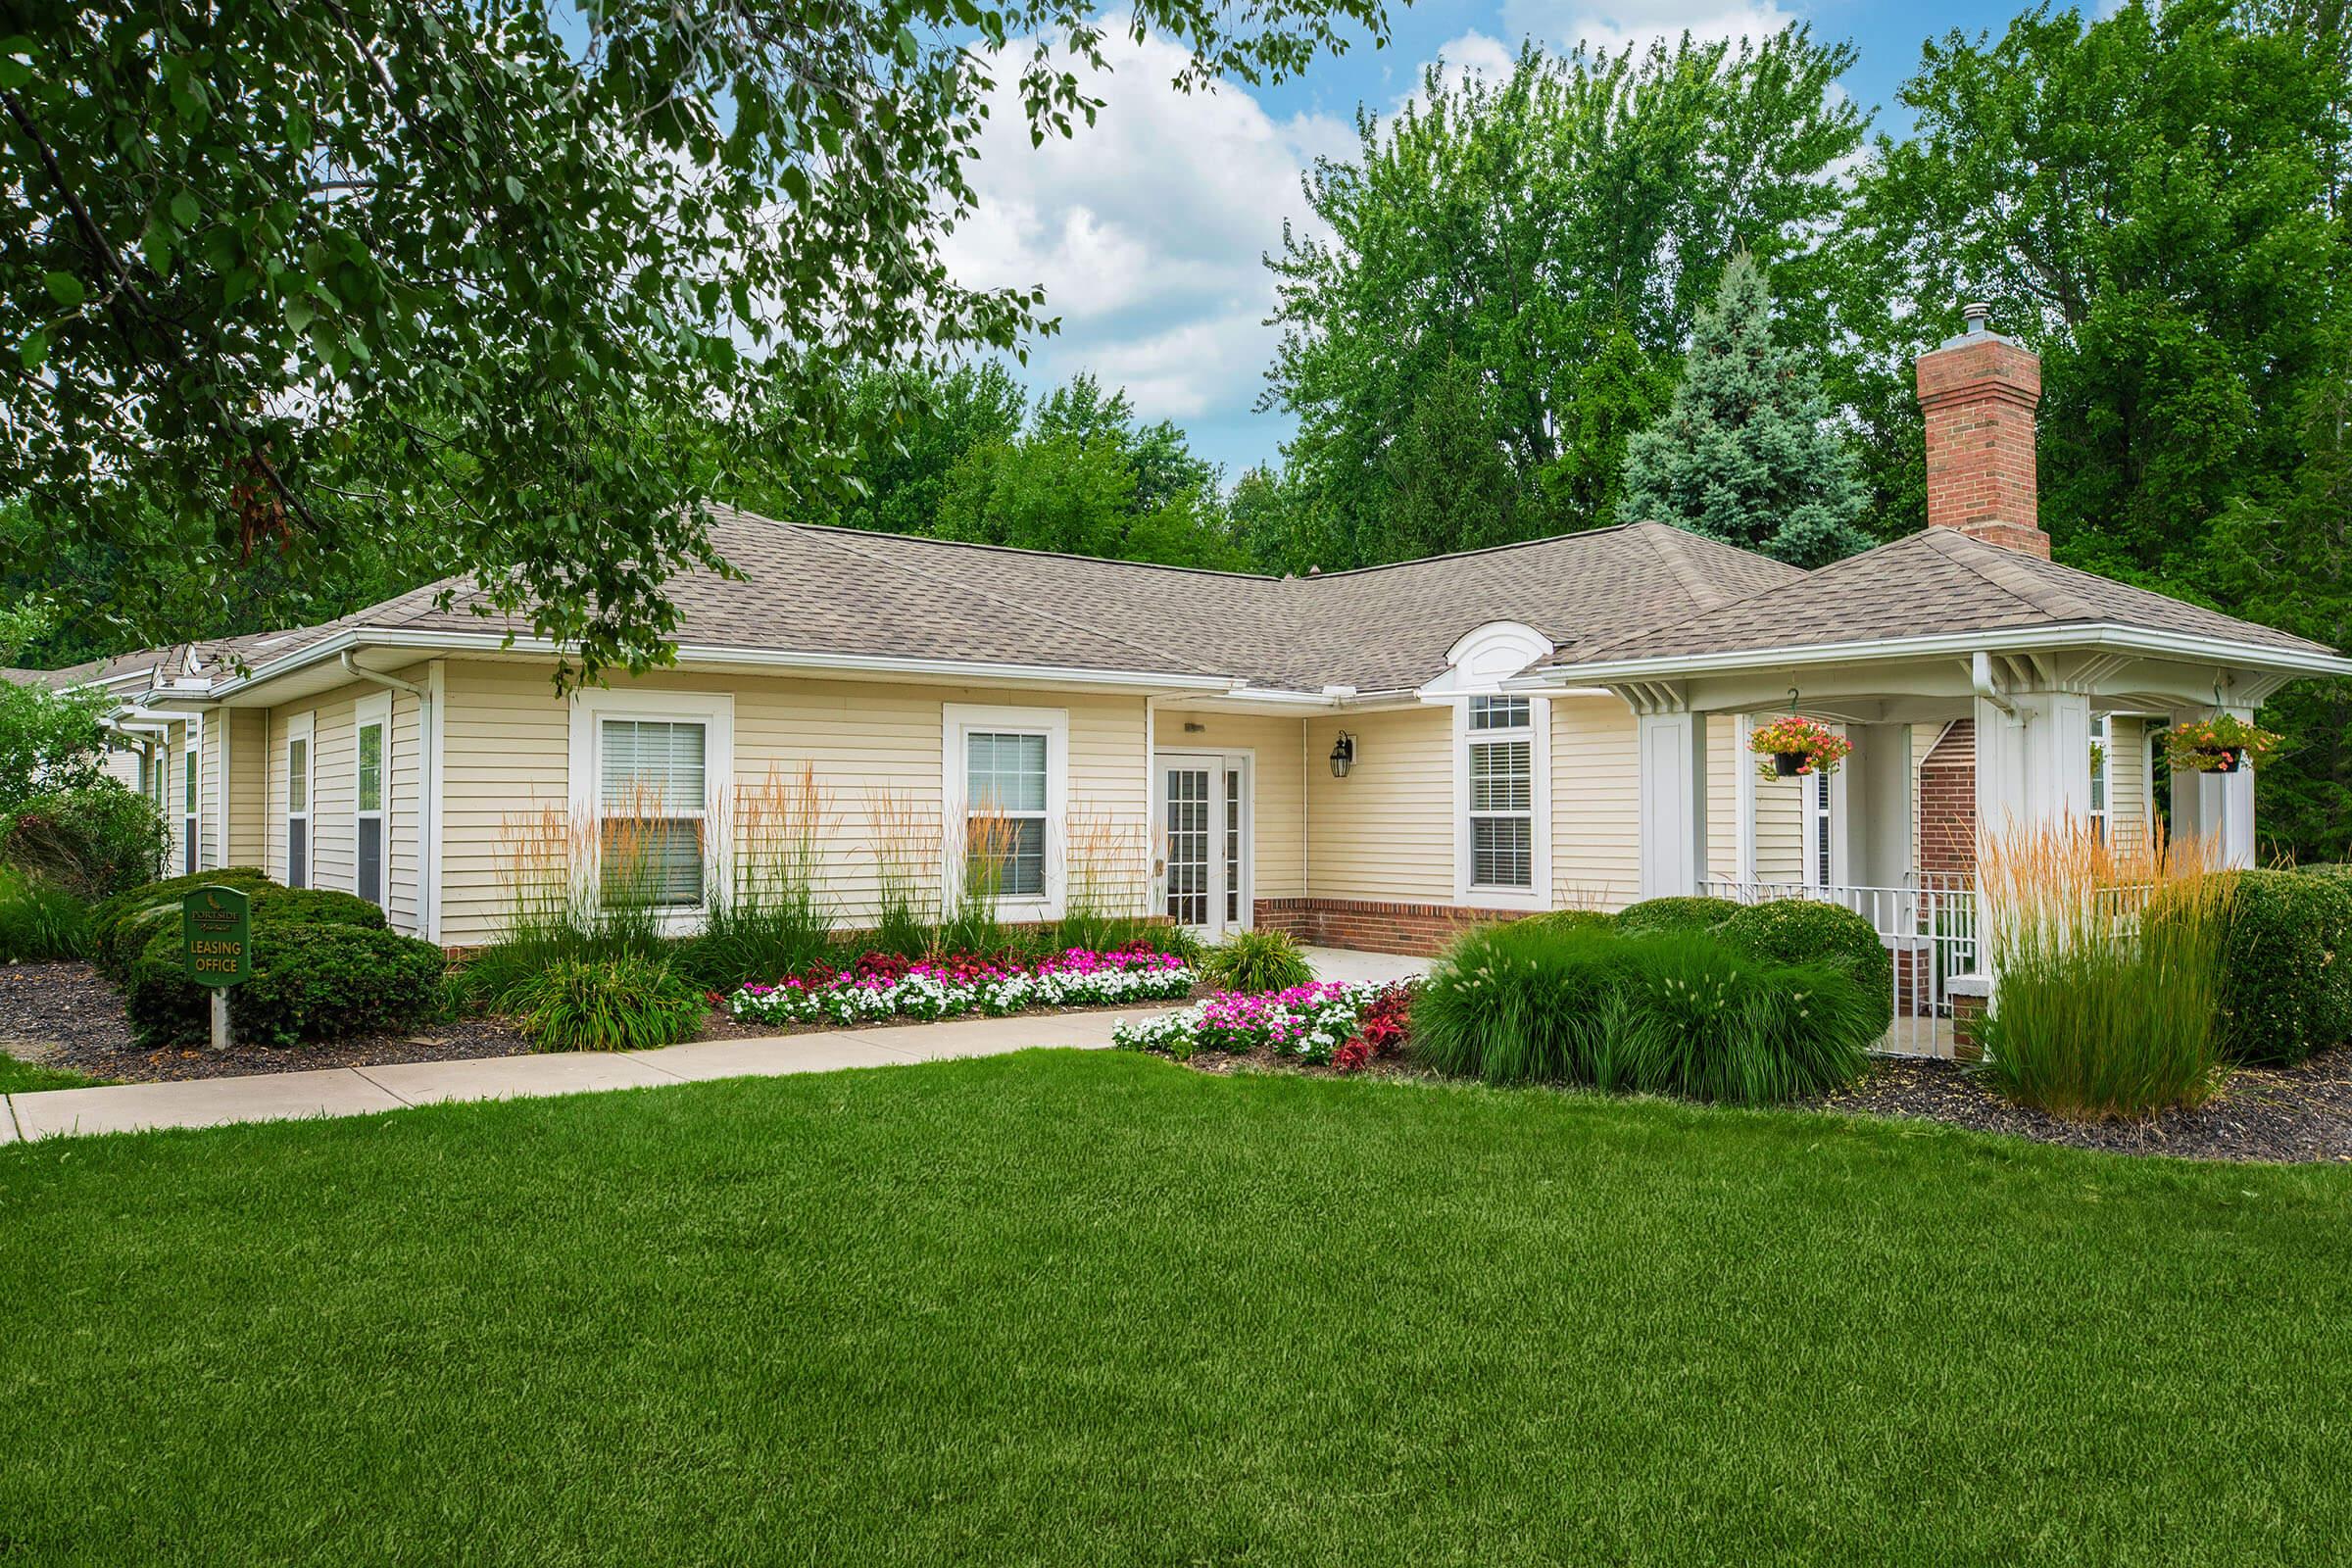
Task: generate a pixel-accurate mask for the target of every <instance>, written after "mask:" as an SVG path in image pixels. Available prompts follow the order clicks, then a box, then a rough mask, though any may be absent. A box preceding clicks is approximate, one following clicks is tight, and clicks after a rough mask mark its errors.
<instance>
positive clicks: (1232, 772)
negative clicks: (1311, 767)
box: [1152, 752, 1252, 942]
mask: <svg viewBox="0 0 2352 1568" xmlns="http://www.w3.org/2000/svg"><path fill="white" fill-rule="evenodd" d="M1152 782H1153V790H1152V793H1153V795H1154V797H1155V799H1154V800H1153V801H1152V819H1153V829H1154V836H1155V837H1156V839H1157V840H1158V844H1157V847H1156V849H1155V851H1154V855H1153V858H1154V859H1155V860H1156V861H1157V862H1158V863H1157V866H1156V867H1155V869H1156V870H1157V872H1158V879H1157V880H1158V883H1159V889H1160V892H1159V899H1160V905H1159V912H1160V913H1162V914H1165V915H1166V916H1168V918H1170V919H1171V920H1174V921H1175V922H1176V923H1177V924H1178V925H1181V926H1185V927H1188V928H1190V929H1191V930H1194V931H1197V932H1199V933H1200V934H1201V936H1202V937H1203V938H1204V939H1206V940H1207V941H1210V942H1214V941H1217V940H1219V939H1220V938H1222V937H1223V936H1224V935H1225V933H1226V932H1228V931H1239V930H1243V929H1246V928H1247V927H1248V926H1249V925H1250V828H1251V826H1252V824H1251V822H1250V754H1249V753H1247V752H1224V753H1217V752H1187V753H1183V754H1181V755H1179V754H1176V753H1169V752H1163V753H1161V754H1160V757H1159V762H1158V765H1157V766H1156V767H1155V768H1154V769H1153V770H1152Z"/></svg>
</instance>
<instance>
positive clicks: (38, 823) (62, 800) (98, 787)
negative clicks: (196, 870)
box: [0, 778, 170, 901]
mask: <svg viewBox="0 0 2352 1568" xmlns="http://www.w3.org/2000/svg"><path fill="white" fill-rule="evenodd" d="M169 843H170V839H169V837H168V836H167V835H166V833H165V831H164V822H163V818H162V817H161V816H159V815H157V814H156V809H155V807H154V804H153V803H151V802H149V801H147V800H145V799H143V798H142V797H141V796H139V795H138V794H137V793H135V792H134V791H131V790H128V789H125V788H123V785H122V784H120V783H118V782H117V781H116V780H114V779H111V778H102V779H100V780H98V781H97V782H96V783H94V784H86V785H83V786H81V787H79V788H77V789H69V790H56V791H52V792H51V793H49V794H46V795H36V796H33V797H32V798H31V799H29V800H27V801H25V803H24V804H23V805H21V806H17V807H15V808H12V809H10V810H9V811H8V812H7V814H6V815H4V816H0V860H5V861H7V862H8V863H9V864H11V865H15V866H19V867H21V868H23V869H24V870H26V871H31V872H35V873H37V874H39V875H40V876H42V877H44V878H46V879H47V880H48V881H49V882H50V883H51V884H52V885H54V886H56V887H59V888H62V889H64V890H65V891H67V892H68V893H71V894H73V895H74V896H75V897H76V898H79V899H82V900H85V901H87V900H91V899H104V898H109V897H111V896H113V895H114V894H117V893H122V892H123V891H125V890H127V889H130V888H135V887H137V886H139V885H140V884H141V883H143V882H145V881H147V880H148V879H149V878H150V877H152V876H154V875H155V870H156V867H157V866H158V865H160V864H161V863H162V862H163V858H164V853H165V849H166V847H167V846H168V845H169Z"/></svg>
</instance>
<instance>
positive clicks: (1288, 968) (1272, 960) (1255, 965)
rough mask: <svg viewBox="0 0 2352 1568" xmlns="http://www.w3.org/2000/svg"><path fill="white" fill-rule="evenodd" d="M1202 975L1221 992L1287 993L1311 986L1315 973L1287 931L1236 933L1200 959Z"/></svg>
mask: <svg viewBox="0 0 2352 1568" xmlns="http://www.w3.org/2000/svg"><path fill="white" fill-rule="evenodd" d="M1201 974H1202V975H1204V976H1205V977H1206V978H1207V980H1208V983H1209V984H1210V985H1212V986H1215V987H1216V988H1217V989H1218V990H1219V991H1247V992H1250V993H1253V994H1254V993H1257V992H1262V991H1288V990H1290V989H1291V988H1292V987H1294V986H1303V985H1311V984H1312V983H1313V982H1314V978H1315V971H1314V970H1313V969H1311V968H1309V967H1307V962H1306V957H1305V956H1304V955H1303V954H1301V953H1300V952H1299V944H1298V942H1297V941H1296V940H1295V939H1294V938H1293V937H1292V936H1291V934H1290V933H1289V932H1288V931H1281V930H1277V929H1275V928H1273V927H1271V926H1269V927H1267V928H1266V929H1264V930H1262V931H1236V932H1235V933H1234V934H1233V935H1231V936H1229V937H1227V938H1226V939H1225V940H1224V941H1223V942H1221V943H1219V944H1218V945H1217V946H1215V947H1213V948H1211V949H1209V950H1208V951H1207V952H1206V953H1204V954H1202V955H1201Z"/></svg>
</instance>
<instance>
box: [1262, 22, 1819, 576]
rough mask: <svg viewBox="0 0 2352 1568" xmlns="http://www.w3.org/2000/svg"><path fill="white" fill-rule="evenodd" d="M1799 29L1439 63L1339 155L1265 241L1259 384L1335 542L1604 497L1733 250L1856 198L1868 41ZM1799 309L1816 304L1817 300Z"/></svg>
mask: <svg viewBox="0 0 2352 1568" xmlns="http://www.w3.org/2000/svg"><path fill="white" fill-rule="evenodd" d="M1852 60H1853V52H1852V50H1851V48H1850V47H1848V46H1845V45H1834V46H1832V45H1821V44H1817V43H1815V42H1814V41H1813V39H1812V37H1811V35H1810V33H1809V32H1808V31H1807V30H1806V29H1804V28H1802V27H1797V26H1791V27H1789V28H1787V29H1784V30H1783V31H1781V32H1779V33H1777V34H1775V35H1773V36H1772V37H1770V38H1768V39H1766V40H1765V41H1764V42H1762V43H1760V44H1749V43H1744V42H1743V43H1740V44H1738V45H1733V44H1727V43H1700V42H1694V41H1692V40H1691V39H1689V38H1685V39H1684V40H1683V41H1682V42H1681V43H1680V44H1678V45H1675V46H1672V47H1669V46H1666V45H1663V44H1661V45H1656V46H1653V47H1652V48H1650V49H1648V50H1647V51H1643V52H1636V51H1633V50H1628V51H1626V52H1625V53H1622V54H1618V55H1607V54H1598V55H1595V54H1592V53H1589V52H1587V51H1586V50H1584V49H1581V48H1580V49H1578V50H1575V51H1573V52H1571V53H1570V54H1568V55H1566V56H1565V57H1552V56H1549V55H1546V54H1544V53H1543V52H1541V51H1539V50H1537V49H1535V48H1533V47H1532V46H1531V47H1530V48H1528V49H1527V50H1525V51H1524V52H1523V53H1522V54H1521V55H1520V57H1519V60H1518V62H1517V64H1516V66H1515V67H1514V69H1513V70H1512V72H1511V73H1510V74H1509V75H1508V76H1507V77H1506V78H1504V79H1502V80H1499V81H1489V80H1487V79H1484V78H1482V77H1478V76H1472V77H1469V78H1466V79H1459V80H1456V79H1452V78H1449V77H1448V76H1447V75H1446V73H1444V72H1443V71H1442V70H1440V69H1439V68H1435V67H1433V68H1432V69H1431V71H1430V72H1429V73H1428V74H1427V76H1426V77H1425V78H1424V80H1423V84H1422V91H1421V94H1420V96H1419V98H1418V99H1417V100H1416V101H1414V102H1412V103H1410V104H1408V105H1407V106H1406V108H1405V109H1404V111H1403V112H1402V113H1401V114H1399V115H1398V116H1397V118H1396V119H1395V120H1394V121H1393V122H1386V123H1384V122H1382V121H1379V120H1377V119H1375V118H1373V117H1371V116H1369V115H1359V117H1358V121H1357V134H1358V140H1359V146H1358V150H1357V153H1356V155H1355V157H1354V158H1353V159H1351V160H1349V161H1348V162H1345V163H1338V162H1319V163H1318V164H1317V166H1316V168H1315V170H1314V172H1313V173H1312V174H1311V175H1310V176H1309V178H1308V180H1307V183H1306V195H1307V199H1308V201H1309V203H1310V204H1311V205H1312V207H1313V209H1314V212H1315V214H1316V216H1317V218H1318V219H1320V220H1321V221H1322V224H1323V225H1324V226H1325V228H1327V230H1328V237H1325V236H1324V235H1322V234H1314V235H1308V234H1300V233H1290V234H1288V235H1286V238H1285V244H1284V249H1283V253H1282V255H1281V256H1279V257H1277V258H1273V259H1272V260H1271V264H1270V265H1271V266H1272V267H1273V269H1274V270H1275V273H1276V276H1277V280H1278V284H1279V288H1280V306H1279V310H1278V319H1279V320H1280V322H1281V323H1282V325H1283V327H1284V333H1283V338H1282V342H1281V346H1280V348H1279V350H1278V351H1277V354H1276V358H1275V362H1274V365H1273V367H1272V368H1271V369H1270V370H1269V371H1268V381H1269V386H1268V388H1267V391H1266V393H1265V394H1264V396H1263V398H1262V399H1261V406H1262V407H1266V408H1272V409H1280V410H1283V411H1285V412H1288V413H1292V414H1295V415H1297V417H1298V418H1299V433H1298V436H1297V439H1296V440H1295V442H1294V443H1293V444H1292V446H1291V448H1290V452H1289V457H1290V472H1291V475H1292V477H1293V479H1294V480H1295V481H1297V482H1299V483H1302V484H1304V485H1305V486H1306V487H1307V488H1308V490H1309V491H1310V492H1311V493H1312V494H1313V495H1314V496H1315V498H1316V500H1317V502H1318V504H1319V511H1320V512H1321V513H1322V514H1323V515H1325V517H1326V520H1327V521H1328V524H1329V527H1330V533H1329V535H1328V536H1327V538H1326V540H1325V541H1324V542H1325V543H1327V544H1328V545H1329V546H1330V553H1329V554H1328V555H1326V556H1325V557H1324V559H1323V560H1322V561H1321V563H1320V564H1323V565H1325V566H1327V567H1328V566H1344V565H1355V564H1364V563H1366V562H1371V561H1379V560H1385V559H1390V558H1392V557H1393V556H1395V555H1397V554H1404V553H1422V552H1425V551H1427V550H1429V549H1432V548H1456V547H1458V546H1459V545H1461V544H1465V543H1473V542H1478V543H1488V542H1496V541H1499V540H1503V539H1511V538H1525V537H1532V536H1536V535H1541V534H1544V533H1552V532H1558V531H1561V530H1564V529H1571V528H1584V527H1592V526H1594V525H1596V524H1599V523H1604V522H1608V521H1611V520H1613V519H1614V518H1615V516H1616V515H1617V508H1616V502H1617V498H1618V487H1619V478H1620V470H1621V468H1622V466H1623V459H1624V448H1625V442H1626V440H1627V438H1628V437H1629V436H1630V435H1631V434H1632V432H1633V431H1635V430H1637V429H1639V428H1641V427H1642V425H1644V424H1647V423H1648V422H1649V421H1650V420H1651V419H1653V418H1654V417H1656V416H1657V415H1658V414H1659V413H1660V412H1662V411H1663V409H1664V408H1665V406H1666V401H1667V398H1668V396H1669V395H1670V394H1671V392H1672V390H1673V387H1674V384H1675V379H1676V370H1677V365H1678V363H1679V360H1680V358H1681V355H1682V353H1683V350H1684V347H1685V345H1686V343H1687V342H1688V339H1689V336H1690V332H1691V326H1692V324H1693V322H1694V321H1695V319H1696V317H1697V314H1698V310H1699V308H1700V306H1702V305H1703V304H1704V303H1705V302H1706V301H1707V300H1708V299H1709V298H1711V297H1712V295H1713V293H1714V290H1715V285H1716V279H1717V275H1718V273H1719V272H1720V270H1721V269H1722V266H1723V263H1724V260H1725V259H1726V258H1727V257H1729V256H1730V255H1731V254H1732V252H1733V251H1734V250H1736V249H1738V248H1740V246H1745V247H1747V248H1748V249H1750V250H1753V251H1754V252H1755V253H1756V254H1757V255H1759V256H1761V257H1763V258H1765V259H1767V260H1781V259H1786V261H1785V265H1786V266H1787V268H1788V269H1789V275H1790V277H1791V278H1792V279H1793V280H1795V286H1793V287H1792V288H1791V291H1790V297H1791V298H1792V299H1795V300H1800V301H1801V300H1809V299H1810V298H1812V297H1813V293H1814V290H1813V287H1812V286H1811V285H1810V284H1809V283H1806V282H1805V281H1803V280H1804V279H1806V278H1808V277H1809V276H1810V275H1811V274H1810V272H1809V270H1808V265H1807V257H1808V252H1809V250H1810V248H1811V247H1812V246H1813V244H1814V243H1815V241H1816V239H1817V237H1818V231H1819V229H1820V227H1821V225H1822V224H1823V223H1824V222H1825V221H1828V220H1830V219H1832V218H1834V217H1835V216H1836V215H1837V213H1838V211H1839V210H1840V207H1841V205H1842V203H1843V201H1844V196H1843V193H1842V191H1841V190H1840V188H1839V184H1838V168H1839V165H1840V163H1841V161H1842V160H1844V159H1845V158H1846V157H1847V156H1848V155H1849V154H1851V153H1852V152H1853V151H1854V150H1855V149H1856V148H1857V147H1858V146H1859V145H1860V142H1861V138H1862V129H1863V121H1862V116H1861V114H1860V112H1859V111H1858V110H1857V109H1856V108H1855V107H1854V106H1853V105H1852V104H1851V103H1849V102H1847V101H1845V100H1844V99H1843V98H1842V97H1840V96H1838V95H1837V94H1836V93H1834V92H1833V91H1832V87H1833V84H1834V82H1835V80H1836V78H1837V76H1838V73H1840V72H1842V71H1843V70H1844V69H1845V68H1846V67H1847V66H1848V65H1850V64H1851V63H1852ZM1800 315H1802V316H1803V317H1804V320H1803V321H1800V322H1799V323H1798V325H1797V327H1796V330H1798V331H1802V330H1804V329H1805V322H1807V321H1811V320H1813V319H1815V318H1814V317H1813V316H1812V314H1811V313H1810V312H1803V313H1800Z"/></svg>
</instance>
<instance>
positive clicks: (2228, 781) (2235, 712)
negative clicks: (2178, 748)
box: [2172, 706, 2254, 868]
mask: <svg viewBox="0 0 2352 1568" xmlns="http://www.w3.org/2000/svg"><path fill="white" fill-rule="evenodd" d="M2221 713H2228V714H2229V715H2230V716H2232V717H2234V718H2240V719H2243V720H2245V721H2246V722H2247V723H2249V724H2251V723H2253V722H2254V710H2253V709H2252V708H2249V707H2234V706H2232V707H2229V708H2212V709H2204V710H2201V711H2196V712H2193V713H2175V714H2174V715H2173V722H2174V723H2176V724H2179V723H2182V722H2184V721H2185V720H2188V719H2192V718H2212V717H2215V716H2217V715H2218V714H2221ZM2172 836H2173V838H2174V839H2175V840H2180V839H2187V838H2192V837H2193V838H2195V839H2197V840H2198V841H2199V842H2200V843H2202V844H2203V845H2204V847H2205V851H2206V853H2207V854H2208V855H2209V856H2211V857H2212V858H2213V863H2215V864H2217V865H2219V866H2222V867H2225V868H2242V867H2246V866H2251V865H2253V864H2254V770H2253V769H2252V768H2250V767H2242V768H2239V769H2238V770H2237V771H2236V772H2234V773H2199V772H2196V771H2194V770H2193V769H2187V768H2179V767H2176V768H2174V769H2173V824H2172Z"/></svg>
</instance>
